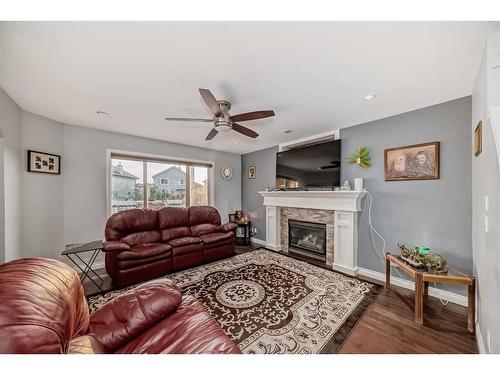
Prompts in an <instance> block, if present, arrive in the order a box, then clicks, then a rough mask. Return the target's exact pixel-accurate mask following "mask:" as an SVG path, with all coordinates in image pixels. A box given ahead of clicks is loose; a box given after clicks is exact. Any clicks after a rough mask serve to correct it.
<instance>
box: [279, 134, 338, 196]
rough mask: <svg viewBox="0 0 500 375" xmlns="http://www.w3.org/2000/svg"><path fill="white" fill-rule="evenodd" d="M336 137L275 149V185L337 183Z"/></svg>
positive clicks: (299, 186)
mask: <svg viewBox="0 0 500 375" xmlns="http://www.w3.org/2000/svg"><path fill="white" fill-rule="evenodd" d="M340 162H341V155H340V139H337V140H335V141H331V142H326V143H320V144H316V145H311V146H306V147H301V148H295V149H292V150H287V151H282V152H278V154H277V155H276V188H278V189H314V188H326V187H334V186H340Z"/></svg>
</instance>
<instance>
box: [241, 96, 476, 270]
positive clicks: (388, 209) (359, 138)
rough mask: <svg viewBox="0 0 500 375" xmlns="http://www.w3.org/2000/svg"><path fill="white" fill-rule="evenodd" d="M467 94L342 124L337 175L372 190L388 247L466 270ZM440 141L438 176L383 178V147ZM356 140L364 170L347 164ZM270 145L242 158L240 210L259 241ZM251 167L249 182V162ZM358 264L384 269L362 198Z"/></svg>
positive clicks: (271, 174) (270, 174) (269, 180)
mask: <svg viewBox="0 0 500 375" xmlns="http://www.w3.org/2000/svg"><path fill="white" fill-rule="evenodd" d="M470 118H471V97H465V98H461V99H457V100H453V101H450V102H446V103H442V104H438V105H434V106H431V107H427V108H422V109H419V110H416V111H412V112H408V113H404V114H400V115H396V116H393V117H389V118H385V119H381V120H377V121H372V122H369V123H365V124H361V125H357V126H352V127H349V128H345V129H342V130H341V132H340V134H341V139H342V181H344V180H345V179H348V180H349V182H350V183H351V186H352V185H353V178H355V177H362V178H364V180H365V187H366V188H367V189H368V190H369V191H370V193H371V194H372V196H373V199H374V203H373V212H372V221H373V224H374V225H375V228H376V229H377V230H378V231H379V232H380V233H381V234H382V235H383V236H384V237H385V240H386V243H387V249H388V250H392V251H396V250H397V243H398V242H403V243H406V244H407V245H410V246H413V245H414V244H422V245H429V246H431V247H432V248H433V249H436V250H438V251H439V252H441V253H442V254H443V255H445V256H446V258H447V259H448V261H449V263H451V264H452V265H454V266H456V267H457V268H458V269H460V270H461V271H464V272H467V273H471V272H472V229H471V228H472V215H471V209H472V203H471V199H472V190H471V152H472V151H471V132H470ZM431 141H440V142H441V158H440V161H441V177H440V179H439V180H422V181H399V182H385V181H384V149H385V148H389V147H397V146H405V145H411V144H417V143H424V142H431ZM358 146H367V147H368V148H369V149H370V152H371V155H372V162H373V165H372V167H370V168H368V169H362V168H360V167H358V166H356V165H350V164H347V163H346V162H345V158H346V156H347V155H348V154H349V153H351V152H352V151H354V150H355V148H356V147H358ZM277 150H278V148H277V147H273V148H268V149H265V150H261V151H256V152H252V153H249V154H245V155H243V156H242V208H243V210H245V211H247V212H249V213H250V215H251V216H252V221H253V223H254V225H255V226H256V227H257V230H258V232H257V235H256V238H258V239H261V240H265V237H266V236H265V211H264V208H263V207H262V197H261V196H260V195H259V194H258V193H257V192H258V191H259V190H263V189H265V188H266V186H268V185H269V186H274V179H275V155H276V152H277ZM251 165H253V166H255V167H256V168H257V178H256V179H255V180H249V179H248V177H247V167H248V166H251ZM358 264H359V266H360V267H364V268H368V269H371V270H375V271H379V272H384V266H383V263H382V262H381V261H380V260H379V259H378V258H377V257H376V255H375V253H374V250H373V246H372V244H371V239H370V231H369V226H368V197H366V198H365V199H364V201H363V211H362V213H361V215H360V222H359V253H358Z"/></svg>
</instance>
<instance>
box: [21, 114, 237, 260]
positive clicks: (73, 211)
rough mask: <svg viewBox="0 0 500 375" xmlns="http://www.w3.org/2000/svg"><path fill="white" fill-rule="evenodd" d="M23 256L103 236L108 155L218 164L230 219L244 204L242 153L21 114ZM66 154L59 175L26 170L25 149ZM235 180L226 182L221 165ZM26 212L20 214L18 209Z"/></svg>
mask: <svg viewBox="0 0 500 375" xmlns="http://www.w3.org/2000/svg"><path fill="white" fill-rule="evenodd" d="M21 112H22V115H21V116H20V117H21V125H22V126H21V128H22V131H21V132H20V137H19V138H20V142H21V145H22V146H21V147H20V148H19V150H18V154H19V155H22V164H21V162H20V163H19V165H20V166H21V165H22V169H21V170H22V173H20V175H21V176H22V197H23V199H22V218H21V220H20V221H21V223H22V229H23V230H22V234H23V236H22V244H21V246H20V247H21V248H22V252H21V253H20V254H19V255H18V256H23V257H28V256H44V257H55V258H60V259H61V257H60V252H61V251H62V249H63V248H64V245H65V244H67V243H74V242H83V241H90V240H94V239H100V238H103V234H104V225H105V222H106V151H107V150H108V149H118V150H123V151H131V152H138V153H147V154H157V155H163V156H174V157H178V158H186V159H197V160H207V161H213V162H215V168H214V185H215V206H216V207H217V208H218V209H219V212H220V213H221V216H222V220H223V221H227V219H228V213H229V212H234V210H239V209H240V205H241V186H240V180H241V162H240V156H239V155H237V154H231V153H225V152H218V151H213V150H207V149H202V148H197V147H189V146H185V145H180V144H174V143H169V142H162V141H155V140H151V139H147V138H141V137H134V136H127V135H122V134H118V133H111V132H105V131H100V130H95V129H89V128H82V127H77V126H71V125H66V124H61V123H59V122H56V121H53V120H50V119H47V118H44V117H41V116H38V115H35V114H32V113H29V112H26V111H21ZM28 149H33V150H37V151H45V152H49V153H54V154H60V155H61V156H62V161H61V166H62V173H61V175H60V176H55V175H46V174H39V173H28V172H27V171H26V167H25V165H26V153H27V152H26V151H27V150H28ZM226 165H228V166H231V167H233V169H234V177H233V179H232V180H231V181H224V180H223V179H222V177H221V174H220V169H221V168H222V166H226ZM19 212H21V210H19Z"/></svg>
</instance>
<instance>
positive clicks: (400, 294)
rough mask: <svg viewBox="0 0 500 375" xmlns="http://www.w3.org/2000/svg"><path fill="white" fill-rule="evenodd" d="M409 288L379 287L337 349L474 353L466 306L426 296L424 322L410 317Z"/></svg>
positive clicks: (353, 351)
mask: <svg viewBox="0 0 500 375" xmlns="http://www.w3.org/2000/svg"><path fill="white" fill-rule="evenodd" d="M413 296H414V295H413V292H412V291H411V290H407V289H402V288H399V287H394V286H391V289H390V290H386V289H384V290H382V291H381V292H380V294H379V295H378V297H377V298H376V300H375V301H374V302H373V304H372V305H371V306H370V308H369V309H368V310H367V311H366V313H365V315H364V316H363V317H362V318H361V319H360V320H359V322H358V324H357V325H356V327H355V328H354V330H353V332H352V333H351V335H350V337H349V338H348V339H347V340H346V342H345V343H344V345H343V346H342V348H341V350H340V353H386V354H389V353H394V354H400V353H426V354H432V353H454V354H458V353H477V345H476V338H475V335H474V334H472V333H470V332H469V331H468V330H467V309H466V307H463V306H459V305H456V304H454V303H451V302H450V303H448V305H446V306H444V305H443V304H442V303H441V302H440V301H439V299H437V298H434V297H426V300H425V305H424V306H425V307H424V309H425V310H424V311H425V314H424V324H423V325H420V324H418V323H415V322H414V321H413V317H414V314H413Z"/></svg>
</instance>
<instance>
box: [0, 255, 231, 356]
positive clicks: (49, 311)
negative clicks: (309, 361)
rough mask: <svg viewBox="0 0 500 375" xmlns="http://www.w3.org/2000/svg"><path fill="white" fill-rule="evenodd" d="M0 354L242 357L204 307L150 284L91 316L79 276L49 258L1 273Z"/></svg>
mask: <svg viewBox="0 0 500 375" xmlns="http://www.w3.org/2000/svg"><path fill="white" fill-rule="evenodd" d="M0 301H2V303H0V353H17V354H20V353H32V354H35V353H41V354H52V353H54V354H55V353H69V354H77V353H82V354H83V353H86V354H90V353H99V354H103V353H122V354H125V353H135V354H139V353H150V354H155V353H179V354H182V353H207V354H208V353H240V350H239V349H238V347H237V345H236V344H235V343H234V342H233V341H231V340H230V339H229V338H228V337H227V336H226V335H225V333H224V331H223V330H222V329H221V327H220V326H219V324H218V323H217V321H216V320H214V319H213V318H212V317H211V316H210V314H209V313H208V311H207V310H206V309H205V308H204V307H203V305H202V304H201V303H200V302H199V301H197V300H196V299H195V298H193V297H192V296H185V297H182V296H181V293H180V291H179V289H178V288H177V286H176V285H175V284H174V283H173V281H171V280H161V281H151V282H149V283H145V284H142V285H140V286H138V287H136V288H134V289H132V290H130V291H128V292H127V293H124V294H122V295H120V296H118V297H116V298H114V299H112V300H111V301H109V302H108V303H106V304H105V305H103V306H102V307H101V308H100V309H98V310H96V311H95V312H94V313H93V314H92V315H90V314H89V309H88V306H87V301H86V299H85V295H84V291H83V288H82V285H81V283H80V279H79V277H78V275H77V273H76V272H75V271H74V270H73V269H72V268H71V267H70V266H68V265H66V264H64V263H62V262H59V261H57V260H55V259H45V258H24V259H19V260H15V261H11V262H8V263H6V264H3V265H1V266H0Z"/></svg>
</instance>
